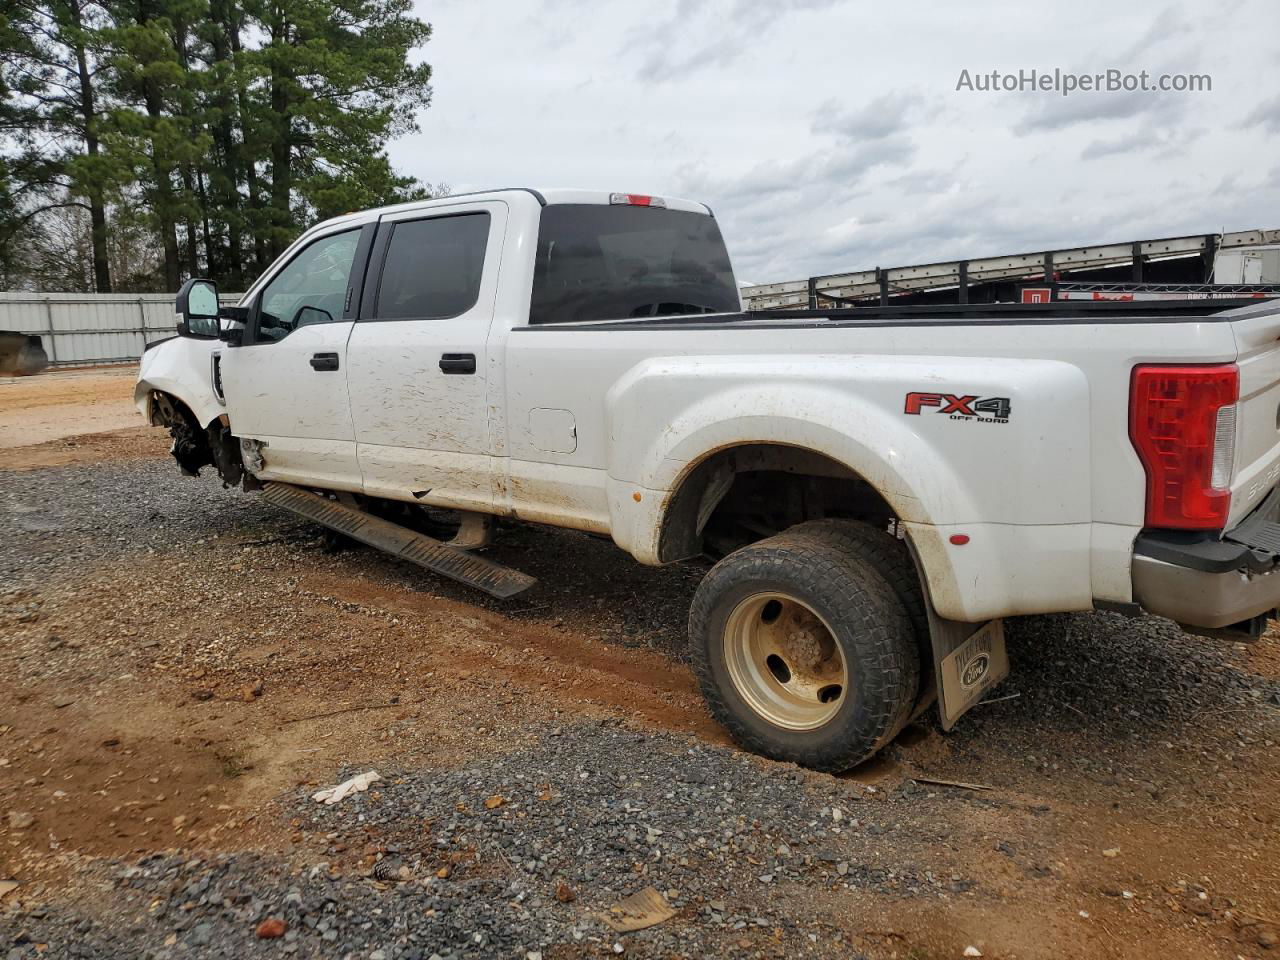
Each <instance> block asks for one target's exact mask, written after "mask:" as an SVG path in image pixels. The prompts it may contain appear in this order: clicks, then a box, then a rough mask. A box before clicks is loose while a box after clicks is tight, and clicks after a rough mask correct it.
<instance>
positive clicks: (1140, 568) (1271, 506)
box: [1133, 488, 1280, 630]
mask: <svg viewBox="0 0 1280 960" xmlns="http://www.w3.org/2000/svg"><path fill="white" fill-rule="evenodd" d="M1278 521H1280V488H1277V489H1276V490H1275V491H1272V493H1271V495H1270V496H1268V497H1267V499H1266V500H1265V501H1263V503H1262V504H1261V505H1260V506H1259V507H1258V509H1257V510H1255V511H1254V512H1253V513H1251V514H1250V515H1249V516H1248V517H1247V518H1246V519H1245V520H1244V521H1243V522H1241V523H1240V524H1239V526H1237V527H1235V528H1234V529H1232V530H1230V531H1229V532H1227V533H1226V534H1224V535H1223V537H1222V539H1216V538H1212V537H1207V536H1205V535H1198V534H1185V533H1175V532H1159V531H1152V532H1148V533H1143V534H1141V535H1139V537H1138V539H1137V540H1136V541H1135V542H1134V550H1133V599H1134V601H1135V602H1136V603H1137V604H1139V605H1140V606H1141V607H1142V608H1143V609H1144V610H1146V611H1147V612H1148V613H1154V614H1157V615H1159V616H1162V617H1168V618H1169V619H1170V620H1175V621H1177V622H1178V623H1181V624H1184V625H1186V626H1191V627H1201V628H1205V629H1211V630H1216V629H1221V628H1224V627H1231V626H1233V625H1236V624H1241V623H1243V622H1246V621H1250V620H1253V619H1255V618H1259V617H1262V618H1270V617H1271V616H1272V615H1274V612H1275V611H1276V608H1277V607H1280V522H1278Z"/></svg>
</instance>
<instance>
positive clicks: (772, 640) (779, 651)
mask: <svg viewBox="0 0 1280 960" xmlns="http://www.w3.org/2000/svg"><path fill="white" fill-rule="evenodd" d="M724 655H725V657H724V659H725V666H726V667H727V668H728V672H729V679H730V681H731V682H732V683H733V686H734V689H735V690H736V691H737V692H738V695H739V696H741V697H742V699H743V700H745V701H746V703H747V705H748V706H749V707H751V709H752V710H754V711H755V712H756V713H757V714H759V715H760V716H761V717H763V718H764V719H765V720H767V721H768V722H769V723H772V724H774V725H775V726H778V727H782V728H784V729H787V730H814V729H816V728H818V727H820V726H822V725H823V724H825V723H827V722H828V721H830V720H831V718H832V717H834V716H835V715H836V714H837V713H839V711H840V708H841V707H842V706H843V705H844V700H845V697H847V696H848V691H849V669H848V666H847V665H846V664H845V659H844V653H843V652H842V651H841V649H840V644H839V643H837V642H836V639H835V634H834V633H832V631H831V628H830V627H829V626H828V625H827V622H826V621H825V620H823V619H822V617H820V616H819V615H818V614H817V613H816V612H815V611H814V610H813V609H812V608H811V607H810V606H809V605H808V604H806V603H804V602H803V601H802V600H799V599H797V598H796V597H794V596H792V595H790V594H787V593H783V592H781V591H778V590H769V591H763V592H761V593H756V594H752V595H751V596H749V597H747V598H746V599H744V600H741V601H739V603H738V605H737V606H735V607H734V608H733V610H732V611H731V612H730V613H729V618H728V619H727V620H726V621H725V628H724Z"/></svg>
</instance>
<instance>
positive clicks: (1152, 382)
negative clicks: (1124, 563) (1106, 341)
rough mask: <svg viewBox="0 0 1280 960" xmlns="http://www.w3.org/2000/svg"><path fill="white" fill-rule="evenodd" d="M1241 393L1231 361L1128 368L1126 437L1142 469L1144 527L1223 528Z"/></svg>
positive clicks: (1225, 518) (1238, 372)
mask: <svg viewBox="0 0 1280 960" xmlns="http://www.w3.org/2000/svg"><path fill="white" fill-rule="evenodd" d="M1239 395H1240V371H1239V369H1238V368H1237V367H1236V365H1235V364H1233V363H1230V364H1221V365H1216V366H1172V365H1170V366H1165V365H1163V364H1149V365H1144V366H1139V367H1134V368H1133V385H1132V388H1131V390H1130V396H1129V437H1130V439H1131V440H1132V441H1133V446H1134V448H1135V449H1136V450H1137V451H1138V457H1139V458H1140V459H1141V460H1142V465H1143V466H1144V467H1146V470H1147V519H1146V525H1147V526H1148V527H1157V528H1160V529H1166V530H1221V529H1222V528H1223V527H1224V526H1226V523H1227V513H1228V511H1229V510H1230V509H1231V472H1232V469H1233V468H1234V465H1235V446H1236V400H1237V399H1238V397H1239Z"/></svg>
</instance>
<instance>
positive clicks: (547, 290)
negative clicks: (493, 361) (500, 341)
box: [529, 203, 740, 324]
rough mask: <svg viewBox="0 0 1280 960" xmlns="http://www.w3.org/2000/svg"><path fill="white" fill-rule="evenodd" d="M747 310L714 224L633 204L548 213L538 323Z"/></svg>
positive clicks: (537, 278) (536, 282)
mask: <svg viewBox="0 0 1280 960" xmlns="http://www.w3.org/2000/svg"><path fill="white" fill-rule="evenodd" d="M739 309H740V301H739V298H738V288H737V285H736V284H735V282H734V278H733V268H732V267H731V266H730V264H729V254H728V252H727V251H726V250H725V246H724V239H723V238H722V237H721V236H720V228H719V226H718V225H717V224H716V221H715V218H714V217H712V216H709V215H707V214H702V213H694V212H691V211H686V210H671V209H667V208H665V207H642V206H632V205H629V204H608V205H606V204H574V203H565V204H551V205H549V206H547V207H544V208H543V210H542V220H541V223H540V226H539V230H538V248H537V261H536V263H535V265H534V273H533V295H532V299H531V301H530V305H529V323H530V324H547V323H573V322H581V321H584V320H623V319H629V318H635V317H660V316H679V315H685V314H698V313H734V312H737V311H738V310H739Z"/></svg>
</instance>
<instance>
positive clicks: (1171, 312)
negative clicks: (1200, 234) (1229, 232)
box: [520, 298, 1274, 331]
mask: <svg viewBox="0 0 1280 960" xmlns="http://www.w3.org/2000/svg"><path fill="white" fill-rule="evenodd" d="M1267 302H1274V301H1265V300H1259V299H1257V298H1239V299H1231V300H1204V299H1198V300H1145V301H1143V300H1135V301H1127V302H1125V301H1121V302H1090V301H1085V302H1075V301H1053V302H1049V303H1028V304H1024V303H971V304H970V303H966V304H917V305H909V306H889V307H881V306H867V307H844V308H839V309H832V310H781V309H777V310H750V311H744V312H742V313H716V314H683V315H679V316H662V317H639V318H629V319H624V320H605V321H594V322H584V323H568V324H559V323H557V324H543V325H541V326H531V327H524V328H520V329H524V330H547V331H550V330H559V329H564V328H565V327H573V328H574V329H575V330H619V329H644V330H655V329H656V330H672V329H682V330H707V329H716V328H720V327H728V326H732V327H751V328H767V329H778V328H796V327H801V328H804V327H852V326H872V327H892V326H919V327H929V326H962V325H965V324H983V325H1000V324H1017V325H1021V326H1026V325H1033V324H1052V325H1056V326H1061V325H1065V324H1084V323H1090V324H1093V323H1187V322H1205V323H1220V322H1229V321H1230V320H1231V319H1233V318H1232V317H1231V315H1230V311H1232V310H1235V309H1237V308H1239V307H1246V306H1254V307H1256V306H1258V305H1259V304H1261V303H1267Z"/></svg>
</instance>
